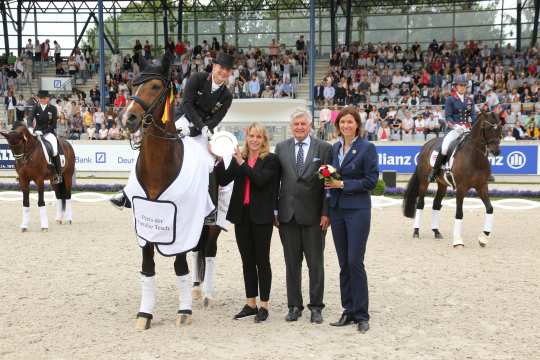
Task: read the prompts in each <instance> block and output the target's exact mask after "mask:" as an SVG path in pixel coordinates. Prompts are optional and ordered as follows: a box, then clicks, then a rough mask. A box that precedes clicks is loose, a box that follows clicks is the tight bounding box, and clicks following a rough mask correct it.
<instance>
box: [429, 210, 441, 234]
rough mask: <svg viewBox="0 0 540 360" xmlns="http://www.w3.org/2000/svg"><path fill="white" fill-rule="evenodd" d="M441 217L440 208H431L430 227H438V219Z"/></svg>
mask: <svg viewBox="0 0 540 360" xmlns="http://www.w3.org/2000/svg"><path fill="white" fill-rule="evenodd" d="M440 218H441V210H432V212H431V229H432V230H435V229H438V228H439V220H440Z"/></svg>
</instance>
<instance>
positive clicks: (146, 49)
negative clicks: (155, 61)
mask: <svg viewBox="0 0 540 360" xmlns="http://www.w3.org/2000/svg"><path fill="white" fill-rule="evenodd" d="M143 50H144V58H145V59H146V60H150V59H151V58H152V46H151V45H150V43H149V42H148V40H146V42H145V43H144V48H143Z"/></svg>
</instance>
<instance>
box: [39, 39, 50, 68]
mask: <svg viewBox="0 0 540 360" xmlns="http://www.w3.org/2000/svg"><path fill="white" fill-rule="evenodd" d="M50 50H51V46H50V41H49V39H46V40H45V42H44V43H42V44H41V61H44V62H48V61H49V51H50Z"/></svg>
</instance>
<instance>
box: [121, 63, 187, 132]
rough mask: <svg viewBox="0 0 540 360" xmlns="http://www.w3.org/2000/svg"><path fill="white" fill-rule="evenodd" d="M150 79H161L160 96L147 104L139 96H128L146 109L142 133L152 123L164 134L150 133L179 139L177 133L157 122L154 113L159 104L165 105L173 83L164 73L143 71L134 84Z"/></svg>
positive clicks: (137, 84) (140, 83)
mask: <svg viewBox="0 0 540 360" xmlns="http://www.w3.org/2000/svg"><path fill="white" fill-rule="evenodd" d="M149 80H161V81H162V82H163V85H164V86H163V89H162V90H161V92H160V94H159V96H158V97H156V98H155V99H154V101H152V103H151V104H150V105H147V104H146V103H145V102H144V101H143V100H142V99H141V98H140V97H139V96H136V95H131V96H129V97H128V100H133V101H135V102H136V103H137V104H139V106H140V107H142V109H143V110H144V113H143V116H142V125H141V127H142V130H141V133H142V132H143V131H144V129H146V128H148V127H149V126H150V125H154V128H156V129H158V130H159V131H161V132H162V133H163V135H164V136H159V135H155V134H152V133H149V135H151V136H154V137H157V138H159V139H164V140H178V139H179V137H178V134H176V133H174V134H171V133H169V132H167V131H166V130H165V129H164V128H162V127H161V126H159V124H158V123H157V120H156V119H155V118H154V115H153V114H152V113H153V111H154V110H155V108H156V107H157V106H161V105H163V103H164V102H165V101H166V99H167V93H168V92H169V91H170V90H171V89H172V83H171V81H170V80H169V79H168V78H166V77H164V76H163V75H161V74H159V73H142V74H141V75H140V76H139V78H138V79H135V80H134V81H133V83H132V84H133V85H135V86H139V85H142V84H144V83H145V82H147V81H149Z"/></svg>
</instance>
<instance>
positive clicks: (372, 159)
mask: <svg viewBox="0 0 540 360" xmlns="http://www.w3.org/2000/svg"><path fill="white" fill-rule="evenodd" d="M340 149H341V142H337V143H335V144H334V145H333V146H332V166H333V167H335V168H336V169H337V172H338V173H339V174H340V175H341V180H343V186H344V187H343V189H330V207H333V208H335V207H340V208H342V209H369V208H371V198H370V191H371V190H373V189H374V188H375V185H376V184H377V180H378V179H379V158H378V155H377V150H376V149H375V145H374V144H373V143H370V142H369V141H367V140H364V139H361V138H357V139H356V140H355V141H354V142H353V143H352V144H351V148H350V149H349V151H348V152H347V154H346V155H345V158H344V159H343V162H342V163H341V166H340V165H339V159H338V154H339V150H340Z"/></svg>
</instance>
